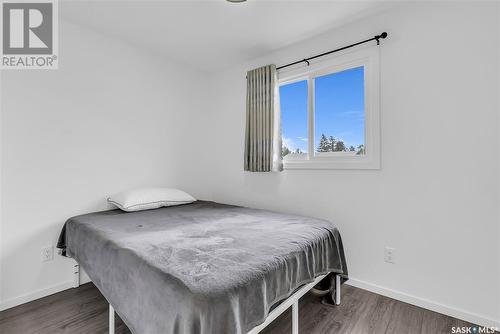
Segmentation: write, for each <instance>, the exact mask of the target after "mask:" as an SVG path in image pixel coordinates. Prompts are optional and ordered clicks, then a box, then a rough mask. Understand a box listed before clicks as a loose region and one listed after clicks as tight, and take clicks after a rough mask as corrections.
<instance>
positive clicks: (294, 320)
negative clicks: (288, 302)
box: [292, 300, 299, 334]
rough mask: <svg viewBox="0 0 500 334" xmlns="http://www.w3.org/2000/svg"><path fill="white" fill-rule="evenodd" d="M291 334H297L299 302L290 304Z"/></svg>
mask: <svg viewBox="0 0 500 334" xmlns="http://www.w3.org/2000/svg"><path fill="white" fill-rule="evenodd" d="M292 334H299V301H298V300H296V301H295V302H294V303H293V304H292Z"/></svg>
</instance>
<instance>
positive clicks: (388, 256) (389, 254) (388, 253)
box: [384, 247, 396, 264]
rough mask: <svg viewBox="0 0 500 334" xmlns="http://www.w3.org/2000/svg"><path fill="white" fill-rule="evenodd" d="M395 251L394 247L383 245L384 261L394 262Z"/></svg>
mask: <svg viewBox="0 0 500 334" xmlns="http://www.w3.org/2000/svg"><path fill="white" fill-rule="evenodd" d="M395 252H396V249H394V248H392V247H385V248H384V261H385V262H387V263H393V264H394V263H396V260H395V256H394V253H395Z"/></svg>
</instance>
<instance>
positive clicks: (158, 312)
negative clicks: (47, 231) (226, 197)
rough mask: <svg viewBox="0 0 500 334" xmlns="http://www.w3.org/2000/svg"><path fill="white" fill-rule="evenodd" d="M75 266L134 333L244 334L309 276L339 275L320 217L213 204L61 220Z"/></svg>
mask: <svg viewBox="0 0 500 334" xmlns="http://www.w3.org/2000/svg"><path fill="white" fill-rule="evenodd" d="M58 247H60V248H63V249H65V250H66V254H67V255H68V256H71V257H73V258H75V259H76V261H78V262H79V264H80V265H81V266H82V267H83V269H85V271H86V272H87V273H88V275H89V276H90V278H91V279H92V281H93V282H94V284H95V285H96V286H97V287H98V288H99V290H100V291H101V292H102V294H103V295H104V297H106V299H107V300H108V301H109V302H110V303H111V305H113V306H114V308H115V310H116V312H117V313H118V314H119V316H120V317H121V318H122V319H123V320H124V322H125V323H126V324H127V326H128V327H129V328H130V330H131V331H132V332H133V333H141V334H142V333H155V334H156V333H158V334H159V333H167V334H170V333H213V334H223V333H246V332H247V331H249V330H250V329H252V328H253V327H254V326H256V325H258V324H260V323H262V322H263V321H264V319H265V318H266V316H267V314H268V312H269V310H270V309H271V308H272V306H273V305H275V304H276V303H278V302H279V301H281V300H283V299H285V298H286V297H288V296H289V295H290V294H291V293H292V292H293V291H294V290H296V289H297V288H298V287H300V286H301V285H303V284H304V283H307V282H311V281H312V280H313V279H314V278H315V277H316V276H318V275H320V274H324V273H327V272H336V273H340V274H343V276H344V277H347V268H346V264H345V259H344V251H343V248H342V241H341V238H340V235H339V232H338V230H337V229H336V228H335V226H334V225H333V224H332V223H330V222H328V221H324V220H319V219H314V218H308V217H301V216H295V215H288V214H283V213H276V212H270V211H265V210H257V209H249V208H244V207H238V206H230V205H224V204H218V203H213V202H201V201H198V202H195V203H192V204H187V205H181V206H176V207H168V208H161V209H156V210H148V211H141V212H131V213H126V212H122V211H120V210H110V211H103V212H96V213H90V214H86V215H81V216H77V217H73V218H71V219H69V220H68V221H67V222H66V224H65V226H64V228H63V231H62V233H61V237H60V240H59V244H58Z"/></svg>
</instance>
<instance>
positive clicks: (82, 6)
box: [59, 0, 391, 72]
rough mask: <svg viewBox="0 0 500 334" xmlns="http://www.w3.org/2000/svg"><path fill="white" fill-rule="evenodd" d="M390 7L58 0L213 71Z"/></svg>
mask: <svg viewBox="0 0 500 334" xmlns="http://www.w3.org/2000/svg"><path fill="white" fill-rule="evenodd" d="M389 6H391V3H390V2H386V1H314V0H302V1H290V0H289V1H285V0H281V1H280V0H274V1H270V0H248V1H247V2H245V3H239V4H238V3H229V2H226V1H225V0H205V1H189V0H188V1H186V0H184V1H167V0H164V1H140V0H139V1H118V0H113V1H60V2H59V13H60V15H61V17H62V18H63V19H65V20H67V21H70V22H74V23H77V24H80V25H83V26H86V27H88V28H91V29H93V30H97V31H99V32H101V33H103V34H106V35H108V36H109V37H113V38H117V39H120V40H123V41H126V42H128V43H131V44H134V45H135V46H137V47H140V48H143V49H146V50H148V51H151V52H156V53H159V54H161V55H163V56H165V57H168V58H170V59H173V60H177V61H180V62H182V63H185V64H187V65H191V66H194V67H196V68H199V69H201V70H205V71H208V72H212V71H216V70H218V69H221V68H224V67H228V66H232V65H236V64H238V63H241V62H244V61H247V60H251V59H254V58H256V57H259V56H262V55H265V54H267V53H270V52H273V51H275V50H277V49H280V48H282V47H284V46H286V45H289V44H292V43H295V42H298V41H301V40H304V39H306V38H308V37H311V36H314V35H317V34H320V33H322V32H325V31H328V30H330V29H332V28H335V27H337V26H340V25H342V24H345V23H347V22H349V21H352V20H355V19H359V18H361V17H364V16H367V15H371V14H373V13H375V12H379V11H381V10H384V9H385V8H387V7H389Z"/></svg>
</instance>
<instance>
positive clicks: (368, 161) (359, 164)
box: [283, 156, 380, 170]
mask: <svg viewBox="0 0 500 334" xmlns="http://www.w3.org/2000/svg"><path fill="white" fill-rule="evenodd" d="M283 168H284V169H343V170H346V169H352V170H363V169H371V170H380V159H374V158H370V157H368V156H366V157H359V156H356V157H345V158H340V157H339V158H331V159H327V158H321V159H320V158H316V159H310V160H286V159H285V160H283Z"/></svg>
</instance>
